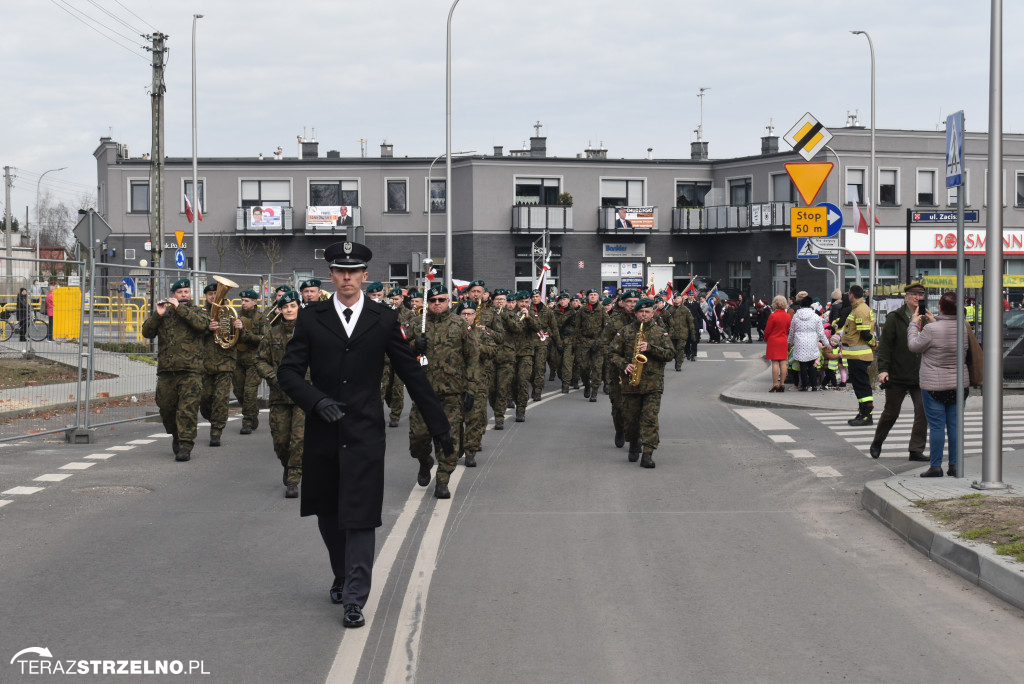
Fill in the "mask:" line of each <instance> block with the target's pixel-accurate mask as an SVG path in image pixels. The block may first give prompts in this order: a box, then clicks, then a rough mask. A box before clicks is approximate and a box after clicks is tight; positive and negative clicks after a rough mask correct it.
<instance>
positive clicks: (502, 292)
mask: <svg viewBox="0 0 1024 684" xmlns="http://www.w3.org/2000/svg"><path fill="white" fill-rule="evenodd" d="M507 296H508V292H506V291H505V290H503V289H501V288H500V287H499V288H496V289H495V290H494V292H492V293H491V299H494V298H495V297H507Z"/></svg>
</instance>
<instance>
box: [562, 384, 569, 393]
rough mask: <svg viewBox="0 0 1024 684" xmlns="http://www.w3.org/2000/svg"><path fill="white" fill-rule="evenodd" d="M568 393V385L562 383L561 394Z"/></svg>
mask: <svg viewBox="0 0 1024 684" xmlns="http://www.w3.org/2000/svg"><path fill="white" fill-rule="evenodd" d="M568 393H569V383H567V382H563V383H562V394H568Z"/></svg>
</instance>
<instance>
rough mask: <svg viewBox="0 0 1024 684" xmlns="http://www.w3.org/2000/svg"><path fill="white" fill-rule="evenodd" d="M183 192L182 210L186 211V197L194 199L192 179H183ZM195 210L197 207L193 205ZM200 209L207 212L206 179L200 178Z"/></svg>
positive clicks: (182, 211)
mask: <svg viewBox="0 0 1024 684" xmlns="http://www.w3.org/2000/svg"><path fill="white" fill-rule="evenodd" d="M181 189H182V194H181V212H180V213H182V214H184V213H185V198H186V197H188V199H189V201H190V202H191V201H192V179H191V178H188V179H186V180H183V181H182V188H181ZM192 209H193V211H195V207H192ZM199 209H200V210H202V212H203V213H204V214H205V213H206V181H205V180H202V179H200V180H199Z"/></svg>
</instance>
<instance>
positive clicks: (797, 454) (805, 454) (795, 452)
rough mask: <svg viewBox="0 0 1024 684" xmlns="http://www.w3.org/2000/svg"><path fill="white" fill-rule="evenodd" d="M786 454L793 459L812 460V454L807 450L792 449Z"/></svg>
mask: <svg viewBox="0 0 1024 684" xmlns="http://www.w3.org/2000/svg"><path fill="white" fill-rule="evenodd" d="M788 453H789V455H790V456H792V457H793V458H814V454H812V453H811V452H810V451H808V450H807V449H792V450H791V451H789V452H788Z"/></svg>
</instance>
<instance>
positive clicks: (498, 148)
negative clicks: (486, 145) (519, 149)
mask: <svg viewBox="0 0 1024 684" xmlns="http://www.w3.org/2000/svg"><path fill="white" fill-rule="evenodd" d="M503 154H504V148H503V147H502V146H501V145H495V146H494V156H495V157H500V156H502V155H503Z"/></svg>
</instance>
